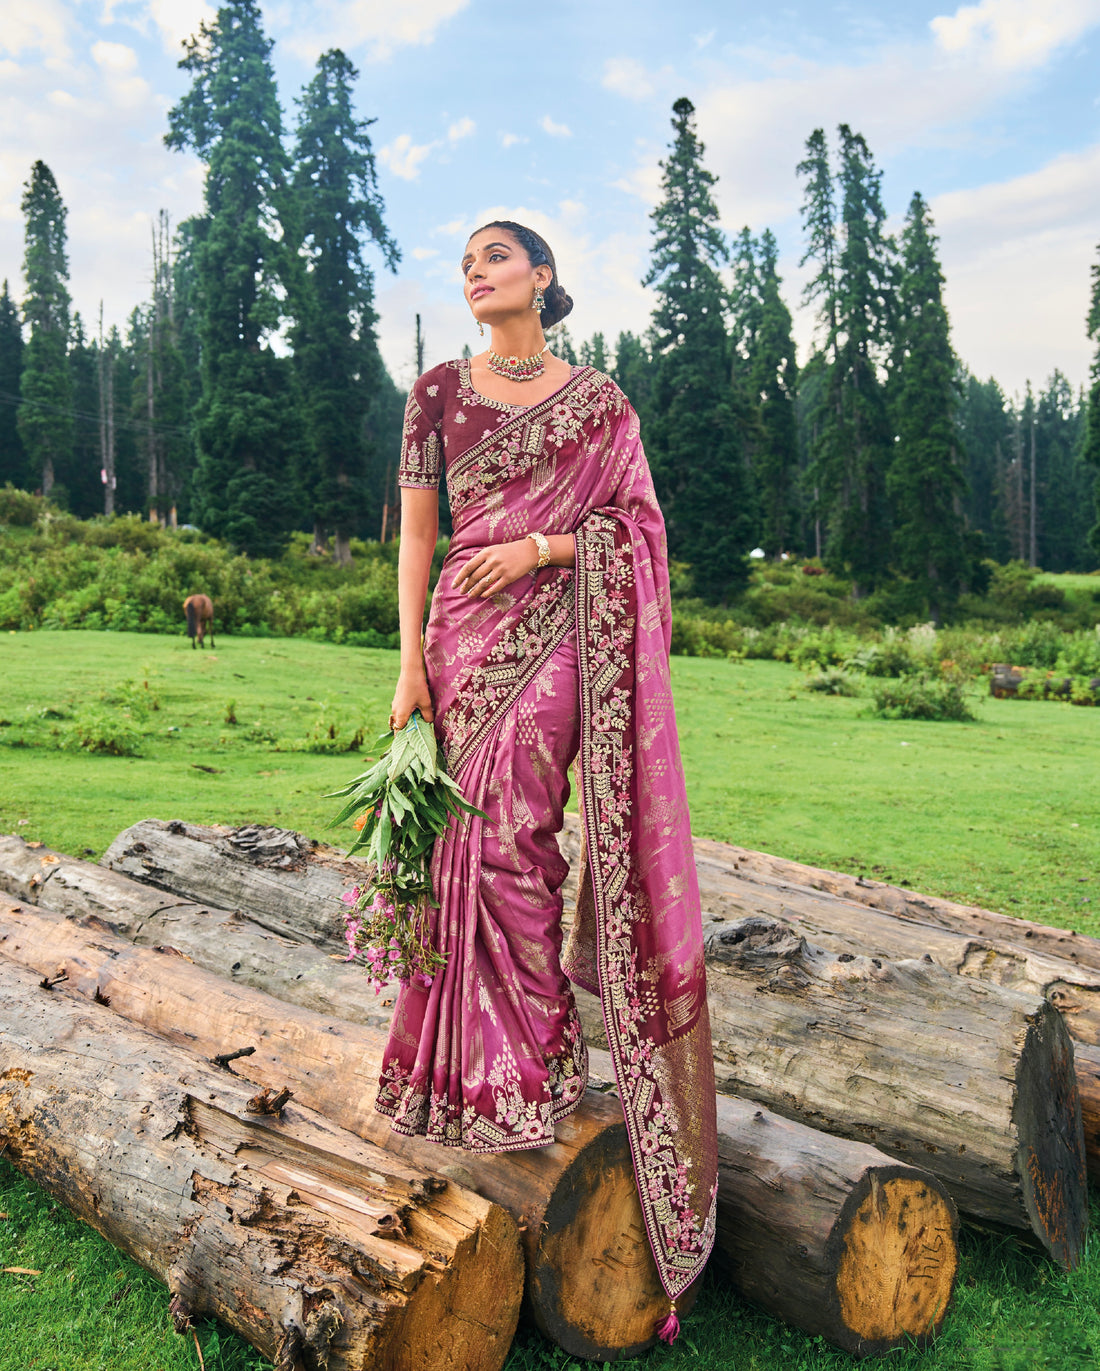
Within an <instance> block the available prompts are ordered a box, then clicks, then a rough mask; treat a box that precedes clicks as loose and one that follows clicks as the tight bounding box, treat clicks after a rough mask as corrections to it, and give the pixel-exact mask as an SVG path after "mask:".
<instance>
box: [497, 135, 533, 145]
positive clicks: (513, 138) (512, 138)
mask: <svg viewBox="0 0 1100 1371" xmlns="http://www.w3.org/2000/svg"><path fill="white" fill-rule="evenodd" d="M527 141H528V140H527V139H526V138H521V137H520V136H519V134H518V133H502V134H501V135H500V146H501V147H502V148H513V147H515V145H516V144H517V143H526V142H527Z"/></svg>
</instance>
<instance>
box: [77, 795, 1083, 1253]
mask: <svg viewBox="0 0 1100 1371" xmlns="http://www.w3.org/2000/svg"><path fill="white" fill-rule="evenodd" d="M575 833H576V829H575V827H574V826H573V825H571V826H570V828H569V829H568V830H567V834H566V839H565V843H564V844H563V846H564V848H565V850H566V853H567V855H569V856H570V857H571V858H572V859H573V864H574V865H575V857H576V849H575V848H573V849H572V850H571V849H570V843H571V842H573V841H575ZM254 841H255V833H254V830H247V831H246V833H245V844H244V845H242V844H241V843H239V842H237V841H235V839H234V834H233V831H232V830H211V829H203V828H199V827H197V826H187V825H182V824H164V823H158V822H156V821H145V822H143V823H141V824H138V825H135V826H134V827H133V828H131V829H128V830H126V832H124V833H123V834H121V835H120V836H119V838H118V839H116V841H115V842H114V843H113V844H112V845H111V847H110V848H109V849H108V852H107V853H106V855H105V857H104V861H105V862H106V863H108V864H110V865H111V866H112V867H114V868H115V869H116V870H118V869H122V870H126V871H128V872H129V873H130V874H132V875H134V876H135V878H141V879H143V880H145V881H148V882H150V883H155V884H156V885H157V886H159V887H161V888H163V889H164V890H165V891H168V890H172V891H174V892H175V893H177V895H178V894H183V893H186V894H188V895H189V896H195V895H200V894H201V895H209V894H212V893H214V892H215V891H216V890H217V889H218V888H219V887H220V888H221V889H223V890H226V891H229V892H232V893H233V895H234V896H240V897H241V898H244V899H247V900H248V901H249V904H248V906H247V907H248V910H249V912H250V914H252V915H253V916H254V917H259V918H260V919H262V920H263V922H264V923H265V925H266V926H267V927H269V928H271V929H278V930H279V932H280V934H281V935H282V936H287V937H297V938H298V940H299V941H300V942H301V941H304V940H306V939H311V940H312V939H316V938H317V937H318V936H319V933H322V934H323V928H321V929H319V927H318V916H317V912H316V911H317V905H318V903H320V902H322V901H327V902H328V904H329V907H330V908H334V907H336V906H335V901H336V900H337V898H338V896H339V893H340V892H341V890H342V889H344V888H345V887H346V884H347V883H349V882H351V881H353V880H354V879H355V873H356V871H357V870H358V868H356V867H355V865H354V864H353V863H349V862H348V861H347V859H346V858H344V857H343V856H342V855H340V854H337V853H335V852H334V851H333V850H332V849H326V848H323V847H320V846H313V845H309V844H308V843H307V842H306V840H304V839H301V838H299V837H298V835H293V834H289V835H288V834H285V833H282V832H280V831H276V832H275V833H274V834H273V835H272V839H271V843H270V844H269V846H268V847H267V848H266V849H265V851H264V855H263V856H262V857H261V858H260V860H259V861H257V860H256V858H255V857H254V856H253V855H252V854H251V852H250V851H249V846H248V845H249V844H251V843H253V842H254ZM700 847H703V845H697V850H698V849H699V848H700ZM722 848H723V845H721V844H710V845H709V849H710V851H709V854H708V859H707V860H706V861H697V866H698V867H699V872H700V880H701V889H702V892H703V898H704V907H705V909H706V912H707V916H708V922H707V929H708V930H709V931H708V947H709V953H708V961H709V963H710V974H709V986H710V1000H711V1023H712V1029H713V1033H714V1038H715V1067H716V1074H717V1077H718V1080H719V1083H720V1089H722V1090H723V1091H726V1092H729V1093H734V1094H740V1095H744V1096H746V1097H748V1098H750V1099H754V1100H756V1101H758V1102H760V1103H764V1104H767V1105H768V1106H769V1107H771V1108H773V1109H775V1110H777V1111H778V1112H780V1113H781V1114H785V1115H787V1116H788V1117H790V1118H794V1119H798V1120H800V1121H802V1122H804V1123H807V1124H809V1125H810V1126H813V1127H816V1128H821V1129H825V1130H826V1131H829V1132H832V1133H836V1134H839V1135H841V1136H844V1137H849V1138H853V1139H856V1140H859V1141H863V1142H870V1143H873V1144H874V1145H875V1146H877V1147H879V1148H880V1149H881V1150H883V1151H884V1152H886V1153H887V1154H888V1155H890V1156H892V1157H894V1158H896V1159H897V1160H900V1161H905V1162H911V1161H913V1160H914V1159H917V1158H919V1159H920V1162H921V1165H922V1166H923V1167H925V1168H926V1169H928V1170H930V1171H932V1172H933V1174H935V1175H936V1176H938V1177H939V1178H940V1179H941V1180H942V1181H943V1183H944V1184H945V1185H946V1186H947V1187H948V1188H949V1190H950V1191H951V1194H952V1196H953V1198H954V1200H955V1202H956V1203H957V1205H958V1206H959V1208H960V1210H961V1211H962V1212H963V1213H964V1214H966V1215H967V1216H968V1217H970V1218H971V1219H973V1220H976V1221H980V1222H983V1223H988V1224H996V1225H1004V1226H1007V1227H1009V1228H1012V1229H1015V1230H1016V1231H1017V1232H1019V1233H1021V1234H1023V1235H1027V1236H1029V1237H1031V1238H1033V1239H1034V1240H1035V1241H1037V1242H1038V1243H1039V1244H1040V1245H1041V1246H1042V1247H1043V1248H1044V1249H1045V1250H1046V1251H1047V1252H1049V1253H1050V1255H1051V1256H1052V1257H1053V1258H1054V1259H1055V1260H1056V1261H1058V1262H1059V1263H1060V1264H1062V1265H1064V1266H1066V1267H1068V1268H1072V1267H1073V1266H1075V1265H1076V1263H1077V1261H1078V1259H1079V1255H1080V1251H1081V1247H1082V1244H1083V1240H1084V1234H1085V1231H1086V1215H1087V1205H1086V1204H1085V1186H1086V1172H1085V1165H1084V1155H1085V1154H1084V1146H1085V1142H1084V1136H1083V1121H1082V1117H1081V1104H1080V1095H1079V1091H1078V1087H1077V1085H1076V1081H1075V1066H1074V1053H1073V1048H1072V1046H1071V1044H1070V1042H1069V1039H1068V1036H1067V1032H1066V1025H1065V1023H1064V1022H1063V1018H1062V1015H1061V1014H1058V1013H1056V1012H1054V1009H1053V1008H1052V1007H1051V1006H1057V1008H1059V1009H1062V1010H1065V1009H1067V1008H1069V1007H1070V1005H1071V1004H1072V1005H1073V1006H1075V1007H1077V1008H1078V1011H1079V1012H1078V1013H1077V1014H1076V1015H1075V1016H1074V1027H1075V1030H1076V1031H1077V1032H1078V1033H1079V1034H1080V1033H1081V1032H1082V1031H1083V1024H1082V1018H1083V1017H1084V1018H1085V1019H1086V1020H1089V1021H1090V1022H1091V1020H1090V1018H1089V1016H1090V1015H1095V1025H1094V1028H1089V1029H1087V1030H1086V1031H1089V1032H1092V1031H1095V1033H1096V1034H1097V1035H1098V1036H1100V971H1096V972H1095V973H1094V972H1093V971H1091V969H1089V968H1087V967H1084V966H1081V965H1080V964H1079V963H1075V964H1074V965H1073V966H1072V967H1071V966H1069V965H1067V963H1066V961H1065V960H1064V959H1060V958H1057V957H1055V956H1053V955H1051V954H1050V953H1049V952H1045V951H1043V952H1036V953H1030V952H1029V953H1028V954H1026V957H1021V954H1019V953H1018V952H1016V951H1014V950H1013V949H1012V948H1010V947H1007V946H1005V947H1002V946H1001V945H1000V944H999V943H998V942H997V940H996V939H992V940H991V939H989V938H985V939H981V940H979V939H976V938H975V937H974V936H973V930H971V931H970V932H969V933H966V934H964V933H960V932H957V931H955V930H954V929H953V928H950V927H942V926H937V927H936V928H935V929H933V928H932V926H930V925H929V924H927V923H918V922H917V921H916V920H915V919H912V918H910V919H903V918H899V917H898V916H897V915H896V914H887V913H885V912H883V911H876V912H874V913H870V912H869V910H868V908H867V907H866V906H863V905H857V904H855V903H854V902H853V901H852V900H850V899H848V898H845V896H846V895H847V894H848V893H849V892H847V891H844V892H842V893H838V894H835V895H834V894H828V893H823V892H822V891H820V890H818V891H813V892H812V893H811V892H810V891H808V890H806V889H805V888H803V887H795V886H794V885H793V884H792V883H790V882H786V883H783V882H781V881H777V880H764V879H756V880H748V879H746V878H744V877H743V876H741V874H740V873H739V872H738V871H736V870H731V869H730V863H729V862H728V861H727V862H726V863H725V864H724V865H723V863H722V862H721V860H720V858H721V856H722ZM271 861H276V862H289V863H291V864H292V866H293V867H294V875H293V879H292V880H288V881H287V884H286V886H284V885H282V884H280V882H279V880H278V879H276V878H272V877H271V875H270V870H269V867H268V863H270V862H271ZM767 861H774V859H765V858H763V857H760V858H759V860H758V863H757V867H756V874H757V875H758V876H760V875H762V874H763V867H764V865H765V863H766V862H767ZM281 869H284V868H281ZM177 873H178V874H177ZM53 879H54V880H56V879H57V877H54V878H53ZM735 914H736V915H739V916H740V917H737V918H735V917H734V915H735ZM746 915H747V917H746ZM868 924H870V925H871V927H870V929H869V930H868ZM803 935H804V936H803ZM960 943H962V944H965V947H961V948H960V946H959V944H960ZM883 944H888V946H886V947H884V946H883ZM324 945H328V946H332V947H335V946H336V945H337V944H336V938H335V933H334V931H333V930H332V929H331V928H330V930H329V932H328V935H327V942H326V943H325V944H324ZM930 946H931V951H929V948H930ZM979 953H980V954H981V955H979ZM865 954H868V955H865ZM1081 960H1083V956H1082V958H1081ZM944 962H946V963H947V967H948V968H949V969H945V967H944V965H943V963H944ZM935 963H939V965H936V964H935ZM952 973H963V974H952ZM1071 987H1072V992H1073V993H1072V996H1071ZM273 993H276V994H278V993H280V992H279V991H278V990H277V989H276V990H274V992H273ZM1044 995H1045V997H1046V998H1045V999H1044ZM578 1000H579V1003H580V1005H581V1014H582V1022H583V1023H584V1027H585V1033H586V1036H587V1037H588V1038H589V1040H590V1041H591V1042H594V1043H597V1044H604V1043H605V1042H606V1039H605V1038H604V1032H603V1022H602V1014H601V1013H600V1009H599V1005H598V1003H597V1002H596V1001H595V1000H594V998H593V997H591V996H586V995H584V994H583V993H581V994H579V995H578ZM343 1012H344V1013H345V1015H349V1016H350V1015H351V1014H352V1013H353V1011H349V1009H348V1008H347V1007H346V1006H345V1008H344V1011H343ZM1095 1133H1096V1129H1095V1128H1090V1137H1091V1136H1094V1135H1095Z"/></svg>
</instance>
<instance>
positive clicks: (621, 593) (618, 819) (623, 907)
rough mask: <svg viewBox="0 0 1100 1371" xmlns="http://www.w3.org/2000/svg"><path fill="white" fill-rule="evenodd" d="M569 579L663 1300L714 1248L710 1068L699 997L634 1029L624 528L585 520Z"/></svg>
mask: <svg viewBox="0 0 1100 1371" xmlns="http://www.w3.org/2000/svg"><path fill="white" fill-rule="evenodd" d="M576 574H577V582H576V584H577V640H578V649H579V656H580V688H581V766H580V777H581V792H582V802H583V803H582V808H583V818H584V831H585V840H586V847H587V864H588V877H589V880H590V882H591V886H590V889H591V893H592V897H593V901H594V906H595V908H594V911H593V912H594V914H595V920H594V922H595V932H596V966H597V971H598V976H599V990H600V1002H601V1006H602V1009H603V1016H604V1025H605V1027H606V1030H607V1038H608V1046H609V1047H610V1050H611V1056H612V1060H613V1062H614V1065H615V1076H616V1080H617V1083H618V1087H619V1096H620V1099H621V1100H622V1104H623V1114H624V1117H625V1120H626V1128H627V1136H628V1139H629V1142H630V1151H631V1155H632V1157H633V1161H634V1170H635V1177H636V1180H637V1185H638V1196H639V1199H640V1201H641V1206H642V1215H643V1218H644V1222H645V1229H646V1234H647V1236H648V1238H649V1243H650V1247H651V1249H652V1251H653V1257H654V1260H655V1262H656V1265H657V1271H658V1274H659V1276H660V1278H661V1283H662V1285H663V1286H664V1289H665V1291H666V1292H667V1294H668V1295H669V1297H670V1298H671V1299H675V1298H676V1297H677V1295H679V1294H681V1293H682V1292H683V1291H684V1290H685V1289H686V1288H687V1287H688V1286H689V1285H691V1283H692V1282H693V1281H694V1280H695V1279H696V1278H697V1277H698V1276H699V1274H700V1273H701V1271H702V1269H703V1266H704V1265H705V1263H706V1260H707V1257H708V1255H709V1254H710V1250H711V1248H712V1247H713V1244H714V1226H715V1187H714V1186H711V1185H710V1183H709V1182H710V1179H711V1178H710V1177H709V1175H708V1172H709V1170H711V1169H713V1167H714V1165H716V1160H717V1159H716V1157H715V1158H708V1157H707V1156H706V1155H704V1153H705V1152H706V1151H707V1150H708V1147H707V1143H706V1133H705V1128H701V1127H700V1126H699V1125H698V1122H697V1116H701V1115H702V1113H703V1112H704V1109H703V1107H701V1106H703V1099H702V1095H703V1092H704V1091H705V1088H706V1082H705V1081H704V1080H698V1079H696V1077H697V1076H705V1075H706V1071H705V1070H703V1071H701V1072H697V1071H696V1070H695V1068H696V1066H697V1064H698V1061H699V1060H702V1059H699V1053H700V1052H705V1053H706V1058H705V1060H704V1066H709V1065H710V1051H711V1048H710V1041H709V1029H708V1022H709V1021H708V1017H707V1014H706V996H705V992H704V994H703V999H702V1010H701V1012H699V1013H698V1015H697V1017H696V1020H695V1023H694V1024H693V1026H692V1027H691V1028H690V1029H688V1031H687V1032H675V1031H674V1025H673V1021H672V1019H671V1018H670V1019H669V1022H668V1029H669V1032H668V1034H667V1040H666V1041H660V1042H658V1041H655V1040H654V1037H653V1036H652V1035H647V1033H646V1031H645V1025H644V1023H643V1020H645V1019H647V1018H652V1017H653V1016H654V1014H655V1009H656V1005H655V1001H656V996H655V991H654V987H653V986H652V984H651V983H648V981H647V976H646V972H647V970H648V967H646V966H642V965H639V952H640V949H639V945H638V942H637V940H636V938H635V936H634V926H635V924H636V923H637V924H642V923H644V922H645V921H646V920H647V919H648V918H652V917H653V915H654V911H653V910H652V909H651V908H649V907H648V905H647V902H646V900H645V898H644V894H643V892H642V891H640V890H639V888H638V885H637V874H636V862H635V861H634V860H633V855H634V854H633V850H632V849H633V832H632V822H633V820H632V814H631V783H632V780H633V778H634V772H635V751H636V749H637V747H638V746H639V745H640V743H639V740H638V739H637V737H636V727H637V719H636V701H635V687H636V681H635V669H634V649H635V635H636V632H637V627H638V625H637V610H638V605H637V603H636V592H635V582H634V547H633V545H632V541H631V537H630V532H629V528H628V526H627V525H626V523H625V521H624V520H622V519H621V518H616V517H615V516H613V515H611V514H605V513H593V514H590V515H589V516H588V518H587V519H586V520H585V522H584V524H583V526H582V528H581V529H579V530H578V532H577V573H576ZM566 969H567V971H568V970H569V968H568V967H567V968H566ZM704 1034H705V1035H706V1041H705V1042H704V1041H702V1038H703V1036H704ZM711 1089H713V1087H712V1086H711ZM693 1106H694V1107H693ZM693 1153H694V1155H693ZM715 1183H716V1177H715ZM708 1190H709V1191H710V1193H709V1194H708V1193H707V1191H708Z"/></svg>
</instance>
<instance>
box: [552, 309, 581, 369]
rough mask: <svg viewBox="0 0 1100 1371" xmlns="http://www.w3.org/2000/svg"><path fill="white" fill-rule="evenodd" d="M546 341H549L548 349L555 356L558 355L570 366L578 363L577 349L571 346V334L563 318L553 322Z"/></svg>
mask: <svg viewBox="0 0 1100 1371" xmlns="http://www.w3.org/2000/svg"><path fill="white" fill-rule="evenodd" d="M547 342H549V344H550V350H551V352H553V354H554V355H555V357H560V358H561V359H562V361H563V362H568V363H569V365H570V366H571V367H575V366H577V365H578V361H577V349H576V348H575V347H574V346H573V335H572V334H571V333H570V332H569V325H568V324H566V323H565V321H564V320H563V321H562V322H561V323H560V324H554V326H553V327H552V328H551V330H550V333H549V336H548V338H547Z"/></svg>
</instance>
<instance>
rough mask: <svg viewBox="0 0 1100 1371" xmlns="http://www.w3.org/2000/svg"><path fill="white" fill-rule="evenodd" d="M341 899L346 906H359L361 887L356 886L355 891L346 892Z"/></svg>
mask: <svg viewBox="0 0 1100 1371" xmlns="http://www.w3.org/2000/svg"><path fill="white" fill-rule="evenodd" d="M340 898H341V900H343V902H344V904H357V903H358V902H359V887H358V886H356V887H355V889H354V890H345V891H344V893H343V894H342V895H341V896H340Z"/></svg>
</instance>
